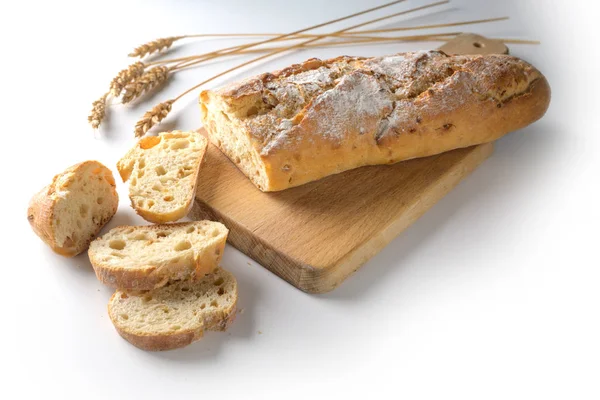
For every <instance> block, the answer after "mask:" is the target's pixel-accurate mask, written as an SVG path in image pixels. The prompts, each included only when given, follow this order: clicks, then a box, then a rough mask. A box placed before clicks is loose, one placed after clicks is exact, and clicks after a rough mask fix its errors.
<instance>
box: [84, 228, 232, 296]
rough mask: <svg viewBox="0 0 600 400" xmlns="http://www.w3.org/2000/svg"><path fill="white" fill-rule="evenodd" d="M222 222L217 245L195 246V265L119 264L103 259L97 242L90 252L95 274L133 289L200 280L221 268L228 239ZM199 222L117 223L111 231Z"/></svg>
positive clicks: (102, 278) (110, 284)
mask: <svg viewBox="0 0 600 400" xmlns="http://www.w3.org/2000/svg"><path fill="white" fill-rule="evenodd" d="M211 223H214V224H218V225H219V226H221V227H222V228H221V229H223V231H224V232H225V233H224V235H221V238H220V239H219V240H217V241H215V243H214V246H206V248H205V249H204V250H203V251H197V250H195V253H194V254H195V256H194V262H195V264H194V265H192V266H186V265H180V264H178V263H175V265H173V266H170V267H168V268H165V267H164V266H163V267H160V266H158V265H145V266H140V267H138V268H124V267H122V266H119V265H115V264H111V263H107V262H105V261H103V260H102V259H101V258H102V254H103V253H101V252H98V251H96V250H95V248H94V245H92V246H91V247H90V250H89V251H88V255H89V258H90V262H91V264H92V266H93V267H94V271H95V273H96V277H97V278H98V280H99V281H100V282H102V283H104V284H105V285H107V286H110V287H113V288H122V289H132V290H151V289H156V288H159V287H162V286H165V285H166V284H167V283H168V282H170V281H173V280H178V279H192V280H199V279H202V278H203V277H204V276H205V275H207V274H210V273H211V272H213V271H214V270H215V269H216V268H218V266H219V263H220V262H221V258H222V257H223V253H224V251H225V243H226V241H227V233H228V230H227V228H225V226H223V225H221V224H219V223H217V222H212V221H211ZM194 224H198V222H179V223H173V224H166V225H146V226H140V227H130V226H118V227H115V228H113V229H112V230H111V231H110V232H108V234H110V233H111V232H113V231H116V230H122V229H131V230H134V229H137V230H140V229H144V230H146V231H157V232H159V231H163V230H176V229H178V228H184V227H188V226H193V225H194ZM103 238H104V237H99V238H97V239H96V240H97V241H101V240H104V239H103Z"/></svg>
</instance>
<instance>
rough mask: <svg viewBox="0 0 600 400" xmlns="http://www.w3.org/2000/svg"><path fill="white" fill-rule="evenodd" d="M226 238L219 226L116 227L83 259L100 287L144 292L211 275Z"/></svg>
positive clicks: (214, 224) (198, 223) (95, 243)
mask: <svg viewBox="0 0 600 400" xmlns="http://www.w3.org/2000/svg"><path fill="white" fill-rule="evenodd" d="M228 233H229V231H228V230H227V228H226V227H225V225H223V224H221V223H219V222H213V221H199V222H182V223H177V224H167V225H149V226H120V227H117V228H114V229H111V230H110V231H109V232H108V233H106V234H105V235H103V236H102V237H99V238H98V239H96V240H94V241H93V242H92V243H91V244H90V249H89V251H88V254H89V256H90V261H91V263H92V266H93V267H94V270H95V271H96V276H97V277H98V279H99V280H100V281H102V282H103V283H105V284H106V285H108V286H111V287H114V288H120V289H133V290H150V289H155V288H158V287H161V286H164V285H166V284H167V283H168V282H170V281H177V280H183V279H201V278H202V277H203V276H204V275H206V274H209V273H211V272H212V271H214V270H215V268H217V267H218V266H219V262H220V261H221V257H222V256H223V249H224V248H225V241H226V240H227V234H228Z"/></svg>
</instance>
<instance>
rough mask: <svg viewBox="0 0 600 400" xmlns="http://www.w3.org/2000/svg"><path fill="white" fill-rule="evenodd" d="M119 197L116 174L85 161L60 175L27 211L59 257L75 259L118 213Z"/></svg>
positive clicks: (32, 223) (29, 219) (32, 202)
mask: <svg viewBox="0 0 600 400" xmlns="http://www.w3.org/2000/svg"><path fill="white" fill-rule="evenodd" d="M118 203H119V196H118V195H117V192H116V185H115V180H114V177H113V175H112V172H111V171H110V170H109V169H108V168H107V167H105V166H104V165H102V164H101V163H99V162H98V161H85V162H82V163H79V164H76V165H73V166H72V167H70V168H68V169H66V170H65V171H64V172H62V173H60V174H58V175H56V176H55V177H54V179H53V180H52V183H51V184H50V185H48V186H46V187H44V188H43V189H42V190H40V191H39V192H38V193H36V194H35V195H34V196H33V198H32V199H31V201H30V202H29V207H28V209H27V220H28V221H29V224H30V225H31V228H32V229H33V231H34V232H35V233H36V234H37V235H38V236H39V237H40V238H41V239H42V240H43V241H44V242H45V243H46V244H47V245H48V246H50V248H51V249H52V250H53V251H54V252H55V253H57V254H60V255H63V256H66V257H73V256H75V255H77V254H79V253H81V252H82V251H84V250H86V249H87V247H88V245H89V243H90V241H91V240H92V239H93V238H94V236H96V235H97V234H98V232H99V231H100V230H101V229H102V227H103V226H104V225H105V224H106V223H107V222H108V221H109V220H110V219H111V218H112V217H113V215H114V214H115V213H116V212H117V206H118Z"/></svg>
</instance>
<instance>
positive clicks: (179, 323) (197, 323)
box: [108, 268, 238, 351]
mask: <svg viewBox="0 0 600 400" xmlns="http://www.w3.org/2000/svg"><path fill="white" fill-rule="evenodd" d="M237 297H238V289H237V282H236V280H235V278H234V277H233V275H231V274H230V273H229V272H227V271H225V270H224V269H222V268H218V269H216V270H215V271H214V272H213V273H212V274H210V275H206V276H205V277H204V278H203V279H202V280H200V281H195V282H194V281H180V282H176V283H172V284H170V285H167V286H164V287H162V288H160V289H156V290H153V291H150V292H140V291H136V292H130V291H125V290H117V291H116V292H115V293H114V294H113V295H112V297H111V298H110V301H109V302H108V315H109V316H110V319H111V321H112V323H113V325H114V326H115V328H116V329H117V332H119V334H120V335H121V336H122V337H123V338H124V339H125V340H127V341H128V342H129V343H131V344H133V345H134V346H136V347H139V348H140V349H144V350H151V351H157V350H171V349H176V348H179V347H184V346H187V345H188V344H190V343H192V342H194V341H196V340H199V339H201V338H202V335H203V333H204V331H205V330H209V331H224V330H226V329H227V328H228V327H229V325H230V324H231V323H232V322H233V320H234V318H235V311H236V303H237Z"/></svg>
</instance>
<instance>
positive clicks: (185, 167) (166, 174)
mask: <svg viewBox="0 0 600 400" xmlns="http://www.w3.org/2000/svg"><path fill="white" fill-rule="evenodd" d="M207 145H208V141H207V140H206V138H205V137H204V136H202V135H200V134H199V133H198V132H181V131H174V132H163V133H160V134H159V135H158V136H148V137H145V138H142V139H140V141H139V142H138V143H137V144H136V145H135V146H134V147H133V149H131V150H129V152H128V153H127V154H126V155H125V156H124V157H123V158H122V159H121V160H119V162H118V163H117V169H118V170H119V174H120V175H121V178H122V179H123V182H126V181H127V180H129V198H130V199H131V206H132V207H133V209H134V210H135V211H136V212H137V213H138V214H139V215H140V216H141V217H142V218H144V219H145V220H146V221H150V222H154V223H158V224H160V223H165V222H172V221H177V220H178V219H181V218H183V217H185V215H186V214H187V213H188V211H189V209H190V207H191V206H192V200H193V199H194V195H195V193H196V185H197V181H198V171H199V170H200V164H201V163H202V159H203V157H204V153H205V151H206V146H207ZM132 176H133V177H132Z"/></svg>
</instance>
